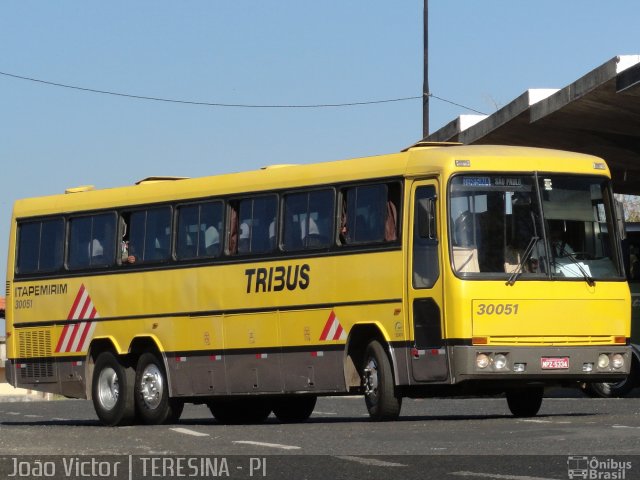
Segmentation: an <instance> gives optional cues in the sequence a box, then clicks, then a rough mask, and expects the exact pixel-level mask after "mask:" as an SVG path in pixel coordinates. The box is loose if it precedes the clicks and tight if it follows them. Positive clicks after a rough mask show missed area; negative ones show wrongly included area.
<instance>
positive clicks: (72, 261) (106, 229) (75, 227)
mask: <svg viewBox="0 0 640 480" xmlns="http://www.w3.org/2000/svg"><path fill="white" fill-rule="evenodd" d="M115 245H116V216H115V214H112V213H105V214H100V215H91V216H86V217H76V218H71V219H70V220H69V258H68V266H69V268H70V269H79V268H90V267H104V266H109V265H113V263H114V261H115Z"/></svg>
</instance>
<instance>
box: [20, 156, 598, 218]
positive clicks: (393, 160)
mask: <svg viewBox="0 0 640 480" xmlns="http://www.w3.org/2000/svg"><path fill="white" fill-rule="evenodd" d="M455 160H468V161H469V162H468V163H469V166H467V167H464V166H462V167H461V166H457V165H456V162H455ZM596 163H597V164H599V165H600V166H599V167H598V168H597V169H595V168H596V167H595V166H594V165H595V164H596ZM506 170H508V171H521V172H533V171H543V172H573V173H581V174H600V175H606V176H609V169H608V167H607V166H606V164H605V163H604V162H603V161H602V160H601V159H599V158H597V157H593V156H591V155H584V154H579V153H572V152H565V151H560V150H547V149H540V148H528V147H510V146H493V145H468V146H466V145H453V146H452V145H450V144H449V145H446V146H445V145H443V146H434V145H433V144H428V145H426V146H423V145H421V144H417V145H416V146H414V147H410V148H408V149H407V150H405V151H403V152H400V153H393V154H387V155H379V156H373V157H363V158H356V159H350V160H339V161H331V162H323V163H313V164H300V165H279V166H278V168H263V169H260V170H252V171H247V172H241V173H230V174H221V175H215V176H207V177H200V178H191V179H186V178H185V179H182V178H178V177H171V178H170V179H171V180H175V181H163V180H169V178H168V177H149V178H148V179H146V180H145V181H142V182H138V184H136V185H130V186H124V187H115V188H107V189H86V190H85V189H78V190H74V189H69V190H72V191H76V193H73V194H59V195H50V196H46V197H36V198H30V199H23V200H18V201H16V203H15V205H14V216H15V217H25V216H37V215H46V214H50V213H59V212H76V211H82V210H96V209H101V208H112V207H124V206H131V205H142V204H147V203H157V202H163V201H170V200H174V201H175V200H178V201H180V200H185V201H187V200H189V199H194V198H203V197H207V196H226V195H234V194H241V193H245V192H266V191H274V190H280V189H285V188H294V187H302V186H314V185H323V184H335V183H343V182H354V181H360V180H366V179H380V178H385V177H401V176H407V177H418V176H432V175H443V176H445V177H447V176H448V175H451V174H452V173H455V172H456V171H461V172H469V173H471V172H473V171H483V172H491V171H506Z"/></svg>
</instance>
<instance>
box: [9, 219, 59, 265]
mask: <svg viewBox="0 0 640 480" xmlns="http://www.w3.org/2000/svg"><path fill="white" fill-rule="evenodd" d="M63 252H64V220H63V219H62V218H56V219H51V220H44V221H37V222H25V223H21V224H20V225H19V226H18V252H17V253H18V255H17V257H18V258H17V263H16V270H17V273H37V272H54V271H56V270H60V269H61V268H62V259H63Z"/></svg>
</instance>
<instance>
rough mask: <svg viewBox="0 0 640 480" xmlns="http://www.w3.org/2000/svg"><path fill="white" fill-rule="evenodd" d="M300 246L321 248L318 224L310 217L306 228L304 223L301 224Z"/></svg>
mask: <svg viewBox="0 0 640 480" xmlns="http://www.w3.org/2000/svg"><path fill="white" fill-rule="evenodd" d="M302 244H303V245H304V246H305V247H307V248H314V247H320V246H322V240H321V238H320V232H319V230H318V224H317V223H316V221H315V220H314V219H313V218H312V217H309V223H308V227H307V224H306V223H303V224H302Z"/></svg>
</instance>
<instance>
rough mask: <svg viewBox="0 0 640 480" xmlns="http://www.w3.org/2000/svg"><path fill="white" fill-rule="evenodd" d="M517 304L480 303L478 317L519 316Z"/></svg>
mask: <svg viewBox="0 0 640 480" xmlns="http://www.w3.org/2000/svg"><path fill="white" fill-rule="evenodd" d="M517 314H518V304H517V303H480V304H478V309H477V310H476V315H517Z"/></svg>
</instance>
